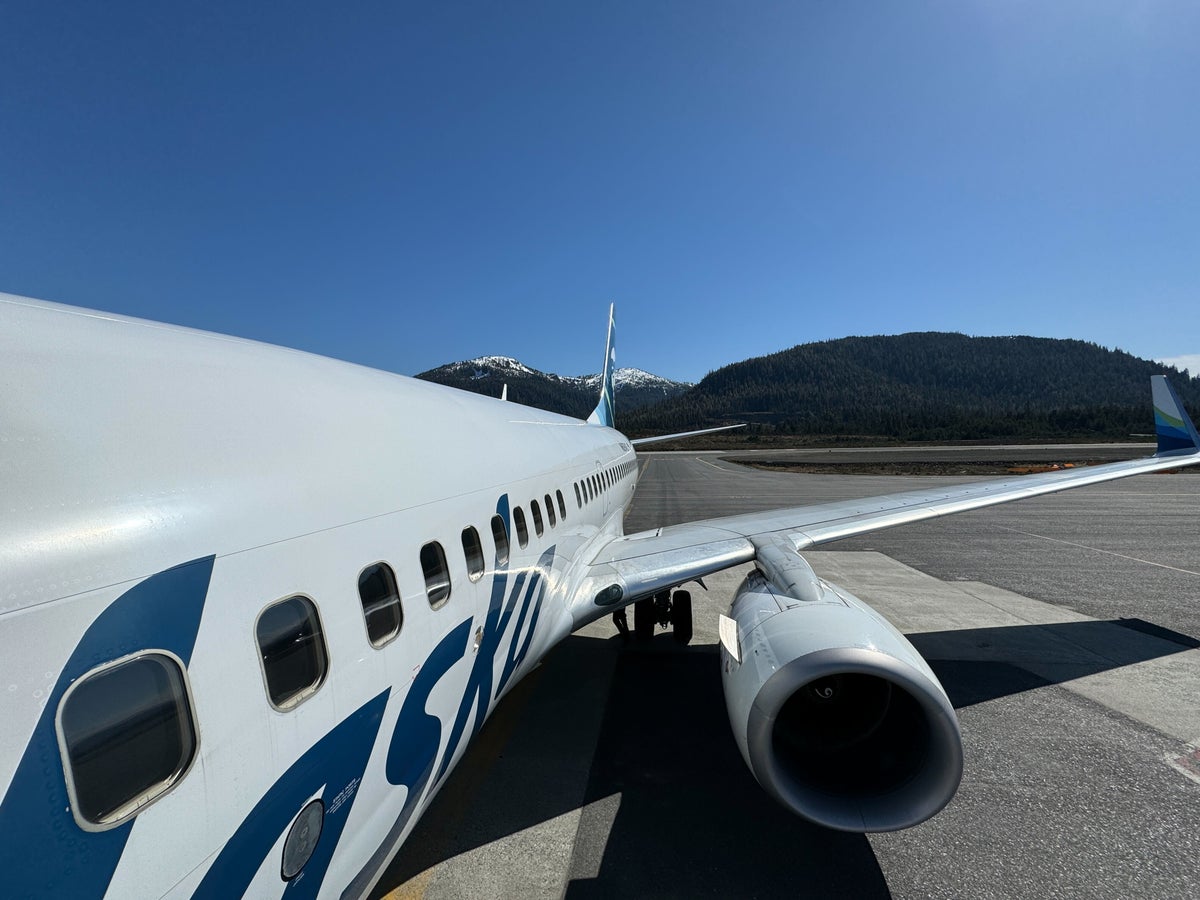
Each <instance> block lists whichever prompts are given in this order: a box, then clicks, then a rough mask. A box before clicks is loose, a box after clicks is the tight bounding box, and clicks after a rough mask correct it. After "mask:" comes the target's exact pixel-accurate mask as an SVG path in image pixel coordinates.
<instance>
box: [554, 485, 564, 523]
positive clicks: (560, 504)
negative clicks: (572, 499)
mask: <svg viewBox="0 0 1200 900" xmlns="http://www.w3.org/2000/svg"><path fill="white" fill-rule="evenodd" d="M554 497H555V499H556V500H558V517H559V518H560V519H562V520H563V521H566V518H567V503H566V501H565V500H563V495H562V491H555V492H554Z"/></svg>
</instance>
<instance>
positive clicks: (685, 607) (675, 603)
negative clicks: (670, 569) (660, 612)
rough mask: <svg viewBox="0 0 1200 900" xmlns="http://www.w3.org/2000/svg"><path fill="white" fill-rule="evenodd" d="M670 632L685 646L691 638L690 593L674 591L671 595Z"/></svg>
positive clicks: (677, 641)
mask: <svg viewBox="0 0 1200 900" xmlns="http://www.w3.org/2000/svg"><path fill="white" fill-rule="evenodd" d="M671 634H672V635H673V636H674V637H675V641H676V643H679V644H683V645H684V646H686V645H687V644H688V643H690V642H691V640H692V594H691V592H690V591H676V592H675V593H674V594H673V595H672V596H671Z"/></svg>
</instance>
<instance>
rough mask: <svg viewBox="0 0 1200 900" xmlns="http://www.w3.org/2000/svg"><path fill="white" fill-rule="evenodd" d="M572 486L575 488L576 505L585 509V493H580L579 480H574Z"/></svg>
mask: <svg viewBox="0 0 1200 900" xmlns="http://www.w3.org/2000/svg"><path fill="white" fill-rule="evenodd" d="M572 486H573V487H574V488H575V505H576V506H578V507H579V508H580V509H583V495H582V494H580V493H579V482H578V481H576V482H574V483H573V485H572Z"/></svg>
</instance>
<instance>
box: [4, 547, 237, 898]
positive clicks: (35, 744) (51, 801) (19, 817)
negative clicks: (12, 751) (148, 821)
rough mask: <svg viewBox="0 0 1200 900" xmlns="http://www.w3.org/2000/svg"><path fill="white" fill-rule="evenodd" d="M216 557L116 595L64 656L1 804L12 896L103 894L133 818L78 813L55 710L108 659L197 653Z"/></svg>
mask: <svg viewBox="0 0 1200 900" xmlns="http://www.w3.org/2000/svg"><path fill="white" fill-rule="evenodd" d="M213 560H214V557H212V556H206V557H204V558H203V559H197V560H193V561H192V562H189V563H184V564H183V565H181V566H176V567H175V568H173V569H168V570H167V571H165V572H160V573H158V574H157V575H152V576H150V577H149V578H147V579H146V580H145V581H143V582H141V583H140V584H138V585H136V586H134V587H132V588H130V589H129V590H127V591H126V592H125V593H124V594H122V595H121V596H120V597H118V598H117V599H116V600H114V601H113V602H112V603H110V604H109V605H108V607H106V608H105V609H104V611H103V612H101V613H100V615H99V616H97V617H96V620H95V621H94V622H92V624H91V626H89V627H88V630H87V631H86V632H84V635H83V637H82V638H80V640H79V643H78V644H77V645H76V646H75V650H74V652H73V653H72V654H71V658H70V659H69V660H67V663H66V665H65V666H63V670H62V672H61V673H60V674H59V676H58V681H57V682H56V683H55V685H54V689H53V690H52V691H51V692H50V696H49V698H47V700H46V706H45V708H44V709H43V710H42V715H41V717H40V718H39V719H38V724H37V727H36V728H35V729H34V732H33V737H32V738H31V739H30V741H29V745H28V746H27V747H26V748H25V753H24V755H23V756H22V757H21V762H20V764H19V765H18V766H17V771H16V773H15V774H14V776H13V780H12V785H11V787H10V788H9V790H8V793H7V794H6V795H5V796H4V802H3V804H0V835H3V839H2V840H0V879H2V880H3V885H4V887H3V894H4V895H5V896H11V897H43V896H45V897H76V898H90V897H103V896H104V894H105V892H106V891H107V890H108V885H109V882H111V881H112V876H113V873H114V872H115V871H116V869H117V863H118V862H119V861H120V859H121V853H122V852H124V849H125V842H126V841H127V840H128V839H129V832H130V831H131V830H132V829H133V824H134V820H132V819H131V820H130V821H128V822H125V823H124V824H122V825H119V826H118V827H116V828H111V829H109V830H107V831H99V832H89V831H84V830H83V829H82V828H80V827H79V825H78V824H77V823H76V822H75V819H74V818H73V817H72V815H71V810H70V805H69V801H68V798H67V786H66V781H65V780H64V774H63V766H62V756H61V754H60V753H59V749H58V737H57V734H56V732H55V727H54V719H55V716H56V714H57V712H58V706H59V703H60V702H61V701H62V698H63V694H64V693H66V691H67V688H69V687H70V686H71V684H72V683H73V682H75V681H76V680H77V679H78V678H80V677H81V676H83V675H84V674H86V673H87V672H88V671H89V670H91V669H93V668H95V667H96V666H98V665H101V664H102V663H106V662H109V661H111V660H115V659H120V658H121V657H122V656H128V655H129V654H131V653H136V652H138V651H140V650H168V651H170V652H171V653H174V654H175V655H176V656H178V657H179V658H180V659H181V660H183V662H184V665H187V663H188V662H189V661H190V660H191V658H192V649H193V648H194V646H195V643H196V633H197V631H198V630H199V628H200V617H201V615H202V613H203V611H204V600H205V597H206V596H207V594H208V585H209V581H210V579H211V577H212V568H213Z"/></svg>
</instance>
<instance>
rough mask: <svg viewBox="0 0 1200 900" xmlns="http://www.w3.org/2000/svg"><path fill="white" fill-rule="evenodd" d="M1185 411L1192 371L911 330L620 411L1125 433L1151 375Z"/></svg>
mask: <svg viewBox="0 0 1200 900" xmlns="http://www.w3.org/2000/svg"><path fill="white" fill-rule="evenodd" d="M1162 373H1165V374H1167V376H1168V377H1169V378H1170V380H1171V382H1172V384H1174V386H1175V388H1176V390H1177V391H1178V392H1179V394H1180V396H1181V398H1182V399H1183V402H1184V405H1185V406H1187V407H1188V409H1189V411H1190V412H1191V413H1192V415H1193V418H1196V414H1197V412H1200V409H1198V407H1200V378H1188V377H1186V376H1185V375H1183V374H1181V373H1179V372H1178V371H1177V370H1175V369H1173V368H1170V367H1167V366H1164V365H1162V364H1161V363H1157V362H1151V361H1149V360H1144V359H1139V358H1137V357H1135V356H1131V355H1130V354H1128V353H1125V352H1122V351H1119V350H1108V349H1106V348H1104V347H1100V346H1098V345H1096V344H1090V343H1086V342H1084V341H1074V340H1055V339H1050V338H1035V337H967V336H966V335H962V334H947V333H942V332H914V333H910V334H901V335H895V336H886V337H848V338H841V339H839V340H831V341H821V342H818V343H812V344H801V345H799V346H797V347H793V348H791V349H790V350H784V351H781V352H779V353H774V354H771V355H770V356H762V357H757V358H754V359H748V360H746V361H744V362H740V363H734V364H733V365H729V366H725V367H724V368H722V369H718V370H717V371H715V372H712V373H711V374H709V375H708V376H707V377H705V378H704V379H703V380H702V381H701V382H700V383H699V384H697V385H696V386H695V387H693V388H692V389H691V390H689V391H687V392H685V393H683V394H681V395H680V396H678V397H676V398H673V399H671V400H668V401H665V402H662V403H658V404H655V405H652V406H648V407H645V408H643V409H640V410H635V411H632V412H628V411H627V412H625V413H624V414H622V412H621V410H619V409H618V425H619V427H621V429H622V430H623V431H626V432H627V433H629V434H630V435H633V436H637V435H640V434H648V433H656V432H662V431H683V430H687V429H691V428H700V427H704V426H706V425H712V424H722V423H725V422H733V421H741V422H750V423H752V425H753V426H754V427H753V428H752V429H751V432H752V433H753V432H755V431H757V432H767V433H770V432H776V433H784V434H820V435H847V436H851V435H856V436H886V437H892V438H901V439H906V440H970V439H980V438H1027V437H1049V438H1057V437H1071V438H1086V437H1093V438H1128V437H1129V435H1130V434H1132V433H1142V434H1145V433H1149V432H1153V430H1154V422H1153V417H1152V413H1151V407H1150V384H1149V381H1150V376H1151V375H1154V374H1162Z"/></svg>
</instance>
